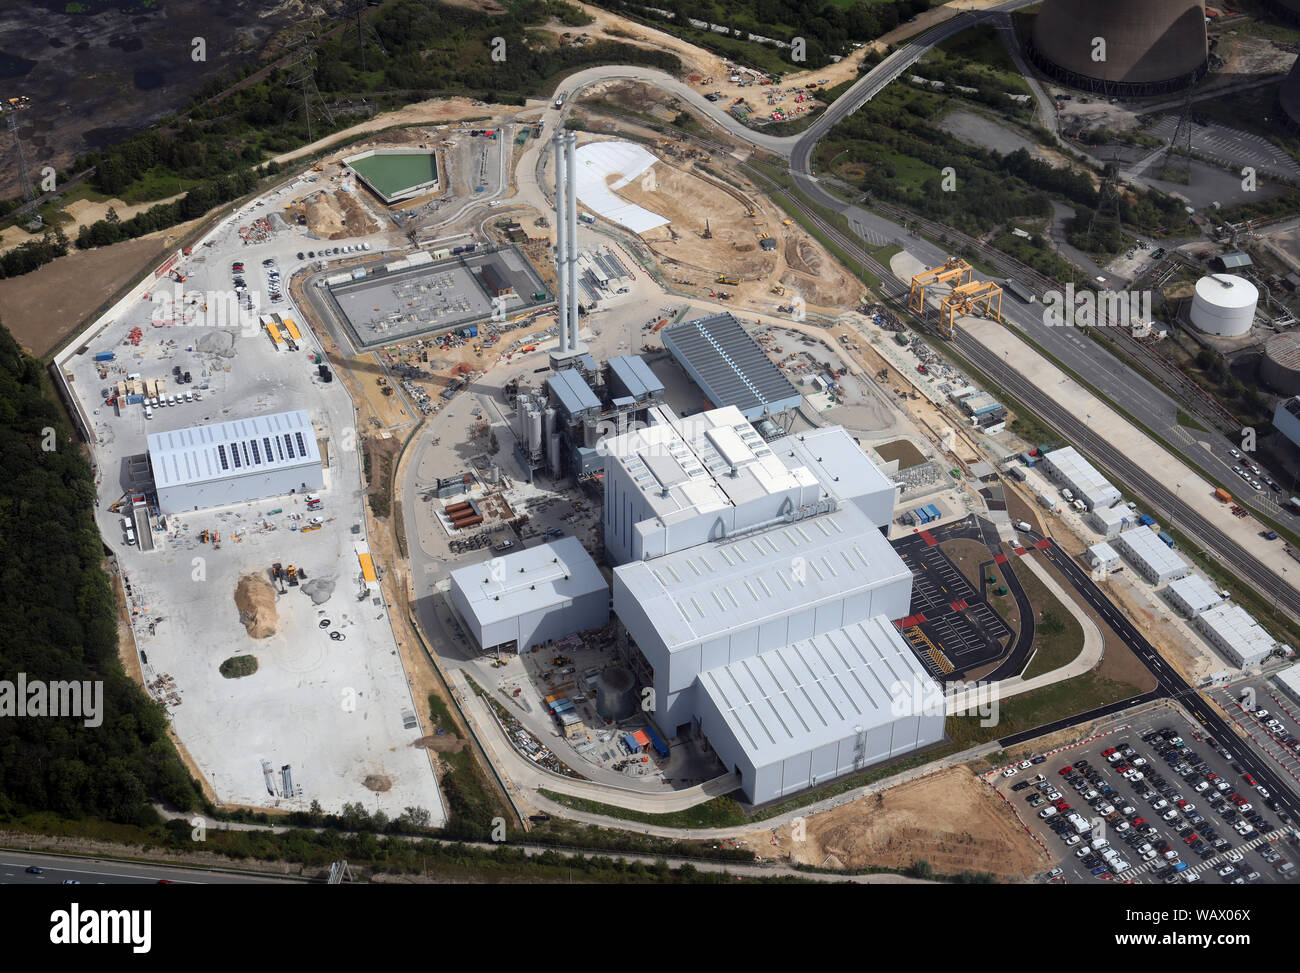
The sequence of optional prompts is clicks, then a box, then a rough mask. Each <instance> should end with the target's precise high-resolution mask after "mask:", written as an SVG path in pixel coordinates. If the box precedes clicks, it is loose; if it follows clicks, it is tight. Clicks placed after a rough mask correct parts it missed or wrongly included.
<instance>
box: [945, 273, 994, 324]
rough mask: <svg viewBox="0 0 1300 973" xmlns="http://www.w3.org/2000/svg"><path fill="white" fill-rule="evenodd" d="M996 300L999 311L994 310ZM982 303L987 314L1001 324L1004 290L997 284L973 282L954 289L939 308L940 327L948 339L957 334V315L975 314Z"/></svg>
mask: <svg viewBox="0 0 1300 973" xmlns="http://www.w3.org/2000/svg"><path fill="white" fill-rule="evenodd" d="M995 298H996V299H997V310H994V309H993V301H994V299H995ZM981 303H982V304H983V305H984V311H985V313H986V314H991V315H992V316H993V319H994V320H995V321H998V322H999V323H1000V322H1001V321H1002V288H1001V287H999V286H998V285H997V284H995V283H993V282H992V281H979V280H972V281H970V282H969V283H966V284H959V285H957V286H956V287H954V288H953V289H952V293H951V294H949V295H948V296H947V297H945V298H944V299H943V304H942V305H941V306H940V308H939V325H940V327H942V328H943V329H944V330H945V333H946V334H947V337H949V338H952V337H954V336H955V335H956V333H957V315H958V314H963V315H964V314H974V313H975V311H976V310H978V308H979V306H980V304H981Z"/></svg>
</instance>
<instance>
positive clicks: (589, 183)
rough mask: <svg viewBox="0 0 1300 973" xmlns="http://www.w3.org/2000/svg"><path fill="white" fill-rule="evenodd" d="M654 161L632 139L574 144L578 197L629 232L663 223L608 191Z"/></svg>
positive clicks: (620, 186) (654, 215)
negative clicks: (630, 140) (627, 140)
mask: <svg viewBox="0 0 1300 973" xmlns="http://www.w3.org/2000/svg"><path fill="white" fill-rule="evenodd" d="M657 161H659V160H657V159H656V158H655V157H654V156H653V155H651V154H650V153H649V152H647V151H646V150H645V149H643V148H641V146H639V145H637V144H635V143H633V142H592V143H591V144H589V145H580V146H578V151H577V166H576V168H577V176H578V201H579V202H580V203H582V205H583V206H585V207H587V208H588V209H590V210H592V211H593V212H595V213H596V214H597V215H599V216H603V217H604V218H605V219H607V220H611V221H613V222H615V223H617V224H619V225H620V226H625V227H627V228H628V229H629V230H631V231H632V232H633V233H644V232H646V231H647V230H653V229H654V228H655V227H656V226H663V225H664V224H665V223H667V222H668V220H667V219H665V218H664V217H662V216H660V215H659V214H658V213H652V212H650V210H648V209H644V208H642V207H640V206H637V205H636V204H635V203H629V202H627V201H626V200H623V199H620V198H619V197H618V196H616V195H614V193H613V192H612V191H611V190H614V189H621V188H622V187H623V186H626V185H627V184H628V183H630V182H631V181H632V180H633V179H636V178H637V177H638V176H640V175H641V173H643V172H645V171H646V170H647V169H649V168H650V167H651V166H652V165H654V164H655V163H656V162H657Z"/></svg>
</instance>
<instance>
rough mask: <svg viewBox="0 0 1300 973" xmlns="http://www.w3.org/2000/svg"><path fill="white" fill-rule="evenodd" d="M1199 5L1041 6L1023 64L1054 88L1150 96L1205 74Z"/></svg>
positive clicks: (1065, 0)
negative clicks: (1055, 84) (1028, 64)
mask: <svg viewBox="0 0 1300 973" xmlns="http://www.w3.org/2000/svg"><path fill="white" fill-rule="evenodd" d="M1207 53H1208V48H1207V46H1206V36H1205V2H1204V0H1046V2H1045V3H1044V4H1043V6H1042V9H1041V11H1040V12H1039V14H1038V18H1037V19H1036V20H1035V21H1034V32H1033V37H1032V38H1031V40H1030V43H1029V49H1028V54H1029V57H1030V59H1031V60H1032V61H1033V62H1034V63H1035V64H1036V65H1037V66H1038V67H1039V69H1040V70H1042V71H1044V72H1045V73H1046V74H1047V75H1049V76H1050V77H1052V78H1054V79H1056V80H1057V81H1059V82H1060V83H1061V84H1064V85H1068V86H1070V87H1072V88H1081V89H1083V90H1084V91H1095V92H1097V93H1099V94H1103V95H1115V96H1130V97H1131V96H1143V95H1157V94H1163V93H1167V92H1171V91H1177V90H1179V89H1181V88H1185V87H1187V86H1188V85H1190V84H1192V83H1193V82H1195V81H1196V80H1197V79H1198V78H1200V76H1201V75H1202V74H1204V73H1205V68H1206V59H1207Z"/></svg>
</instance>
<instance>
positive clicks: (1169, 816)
mask: <svg viewBox="0 0 1300 973" xmlns="http://www.w3.org/2000/svg"><path fill="white" fill-rule="evenodd" d="M1160 816H1161V817H1162V818H1164V819H1165V820H1166V821H1172V820H1173V819H1174V818H1176V817H1178V812H1177V811H1175V810H1174V809H1173V808H1170V809H1169V810H1168V811H1166V812H1165V813H1164V814H1162V815H1160Z"/></svg>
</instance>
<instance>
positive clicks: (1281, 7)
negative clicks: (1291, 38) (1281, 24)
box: [1264, 0, 1300, 24]
mask: <svg viewBox="0 0 1300 973" xmlns="http://www.w3.org/2000/svg"><path fill="white" fill-rule="evenodd" d="M1264 6H1266V7H1268V8H1269V9H1270V10H1272V11H1273V13H1275V14H1277V15H1278V16H1279V17H1281V18H1282V19H1283V20H1287V21H1290V22H1291V23H1293V24H1300V0H1264Z"/></svg>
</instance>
